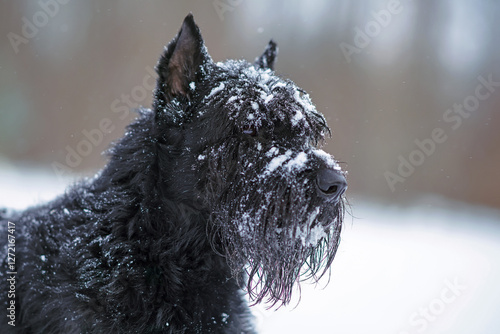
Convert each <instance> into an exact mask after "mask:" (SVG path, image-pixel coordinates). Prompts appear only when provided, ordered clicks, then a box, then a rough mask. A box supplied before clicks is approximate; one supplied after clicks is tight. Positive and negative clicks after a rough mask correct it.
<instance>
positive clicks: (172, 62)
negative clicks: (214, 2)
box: [155, 13, 212, 106]
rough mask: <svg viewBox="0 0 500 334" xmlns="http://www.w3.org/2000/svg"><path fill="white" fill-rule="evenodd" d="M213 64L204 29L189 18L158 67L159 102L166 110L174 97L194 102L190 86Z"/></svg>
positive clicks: (157, 90)
mask: <svg viewBox="0 0 500 334" xmlns="http://www.w3.org/2000/svg"><path fill="white" fill-rule="evenodd" d="M206 62H212V59H211V57H210V55H209V54H208V53H207V51H206V48H205V43H204V42H203V38H202V37H201V33H200V29H199V28H198V26H197V25H196V23H195V22H194V18H193V14H191V13H190V14H188V16H186V18H185V19H184V22H183V23H182V27H181V30H180V31H179V33H178V34H177V36H176V37H175V38H174V39H173V40H172V41H171V42H170V43H169V44H168V46H167V47H166V48H165V52H164V53H163V54H162V56H161V57H160V60H159V61H158V64H157V66H156V72H157V73H158V81H157V87H156V91H155V99H156V101H155V102H156V104H157V106H162V105H165V104H166V103H168V102H169V101H171V100H172V99H173V98H174V97H184V98H186V99H188V100H189V99H190V91H191V89H190V83H191V82H193V81H194V82H196V81H197V79H199V72H200V67H201V66H202V65H203V64H205V63H206Z"/></svg>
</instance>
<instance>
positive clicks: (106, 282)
mask: <svg viewBox="0 0 500 334" xmlns="http://www.w3.org/2000/svg"><path fill="white" fill-rule="evenodd" d="M276 54H277V47H276V44H275V43H274V42H272V41H271V42H270V43H269V45H268V47H267V49H266V50H265V52H264V54H263V55H262V56H260V57H259V58H257V60H256V61H255V63H254V64H250V63H247V62H245V61H234V60H228V61H226V62H223V63H214V62H213V61H212V59H211V58H210V56H209V55H208V53H207V51H206V49H205V46H204V43H203V40H202V37H201V35H200V32H199V29H198V27H197V26H196V24H195V23H194V20H193V17H192V15H188V16H187V17H186V19H185V20H184V23H183V25H182V28H181V30H180V32H179V33H178V35H177V36H176V37H175V38H174V39H173V40H172V42H170V44H169V45H168V47H167V49H166V51H165V53H164V54H163V55H162V56H161V58H160V60H159V62H158V65H157V72H158V82H157V88H156V90H155V92H154V105H153V109H152V110H149V109H142V110H140V117H139V118H138V119H137V121H135V122H134V123H133V124H131V125H130V126H129V128H128V131H127V133H126V135H125V136H124V138H122V139H121V141H120V142H119V143H118V144H116V145H115V146H114V148H113V149H112V151H111V153H110V161H109V163H108V165H107V166H106V167H105V168H104V170H103V171H102V172H100V174H99V175H98V176H96V177H95V178H93V179H90V180H86V181H83V182H81V183H79V184H77V185H76V186H74V187H72V188H71V189H69V190H68V191H67V192H66V194H64V195H62V196H61V197H59V198H58V199H56V200H54V201H53V202H50V203H48V204H46V205H44V206H40V207H35V208H31V209H29V210H27V211H25V212H22V213H19V214H11V215H9V216H8V217H7V215H6V214H5V212H4V213H3V215H2V217H1V218H2V221H1V224H2V227H1V231H0V232H1V234H0V236H1V239H0V246H1V249H2V260H3V267H2V270H1V272H0V281H1V286H2V289H1V291H2V292H1V297H0V300H1V301H2V305H3V307H2V308H3V310H4V312H6V313H7V317H5V315H4V316H3V320H2V321H1V325H0V332H2V333H6V332H16V333H254V328H253V326H252V316H251V313H250V309H249V307H248V305H247V299H248V298H247V296H246V293H248V294H249V299H250V300H251V301H252V302H255V303H258V302H261V301H264V302H268V303H270V304H271V305H276V304H278V305H280V304H286V303H287V302H289V301H290V297H291V291H292V287H293V286H294V285H295V284H296V283H298V282H299V281H301V280H304V279H307V278H312V279H316V280H317V279H319V278H320V277H321V276H322V275H323V274H324V273H325V272H327V271H328V268H329V266H330V264H331V262H332V260H333V258H334V256H335V252H336V250H337V246H338V242H339V234H340V229H341V225H342V218H343V212H344V204H343V202H344V200H343V196H342V195H343V193H344V191H345V189H346V181H345V178H344V176H343V173H342V172H341V171H340V167H339V166H338V164H337V162H336V161H335V160H334V159H333V157H331V156H330V155H328V154H327V153H325V152H324V151H322V150H320V149H318V145H319V144H320V143H321V141H322V139H323V137H324V136H325V135H327V134H329V129H328V127H327V124H326V121H325V119H324V117H323V116H322V115H321V114H320V113H319V112H318V111H316V109H315V108H314V106H313V105H312V104H311V102H310V99H309V96H308V95H307V94H306V93H305V92H304V91H303V90H301V89H300V88H298V87H297V86H295V84H294V83H293V82H291V81H289V80H285V79H282V78H280V77H278V76H276V75H275V73H274V72H273V65H274V61H275V58H276ZM13 325H15V326H13Z"/></svg>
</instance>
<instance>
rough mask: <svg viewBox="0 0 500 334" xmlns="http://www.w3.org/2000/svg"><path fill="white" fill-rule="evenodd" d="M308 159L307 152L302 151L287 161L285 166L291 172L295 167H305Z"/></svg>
mask: <svg viewBox="0 0 500 334" xmlns="http://www.w3.org/2000/svg"><path fill="white" fill-rule="evenodd" d="M307 160H308V159H307V154H306V153H305V152H300V153H298V154H297V156H296V157H295V158H293V159H292V160H290V161H288V162H287V164H286V165H285V168H286V169H288V171H290V172H291V171H292V170H294V169H301V168H304V166H305V165H306V164H307Z"/></svg>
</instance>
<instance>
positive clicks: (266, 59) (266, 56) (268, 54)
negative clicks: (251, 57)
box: [254, 40, 278, 70]
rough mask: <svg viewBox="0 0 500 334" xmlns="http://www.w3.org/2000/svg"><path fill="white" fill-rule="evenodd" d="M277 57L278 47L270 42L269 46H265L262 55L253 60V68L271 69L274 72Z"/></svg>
mask: <svg viewBox="0 0 500 334" xmlns="http://www.w3.org/2000/svg"><path fill="white" fill-rule="evenodd" d="M277 57H278V45H277V44H276V43H275V42H274V41H273V40H270V41H269V44H267V47H266V49H265V50H264V53H263V54H262V55H261V56H260V57H257V58H256V59H255V62H254V66H255V67H257V68H262V69H268V68H269V69H271V70H274V62H275V61H276V58H277Z"/></svg>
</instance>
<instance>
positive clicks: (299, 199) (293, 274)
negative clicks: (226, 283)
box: [212, 177, 344, 306]
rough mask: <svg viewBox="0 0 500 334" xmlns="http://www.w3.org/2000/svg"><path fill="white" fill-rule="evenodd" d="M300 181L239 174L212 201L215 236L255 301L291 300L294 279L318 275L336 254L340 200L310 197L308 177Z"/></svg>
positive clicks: (341, 218)
mask: <svg viewBox="0 0 500 334" xmlns="http://www.w3.org/2000/svg"><path fill="white" fill-rule="evenodd" d="M278 178H280V177H278ZM299 180H300V179H296V181H294V182H290V181H289V180H288V181H287V180H285V179H281V180H262V179H261V178H260V179H257V180H255V182H258V183H259V184H254V185H252V184H251V181H245V179H243V180H242V181H241V183H242V184H234V187H231V188H233V189H229V190H228V191H227V192H226V196H222V197H221V198H219V201H218V203H217V204H216V209H215V210H214V214H213V216H212V227H213V235H212V236H213V240H218V243H220V245H222V249H219V252H220V253H221V254H222V255H224V256H225V257H226V259H227V262H228V264H229V266H230V268H231V271H232V274H233V277H235V278H237V279H238V280H239V282H240V284H242V285H243V286H244V287H245V288H246V290H247V292H248V293H249V296H250V299H251V301H253V302H254V303H255V304H257V303H260V302H261V301H266V302H268V303H270V304H271V306H274V305H276V304H280V305H284V304H287V303H289V302H290V299H291V295H292V291H293V288H294V286H295V284H296V283H299V282H300V281H303V280H305V279H312V280H315V281H317V280H319V279H320V278H321V277H322V276H323V275H324V274H325V273H327V272H328V269H329V267H330V265H331V263H332V261H333V258H334V256H335V253H336V250H337V247H338V243H339V240H340V230H341V226H342V220H343V214H344V204H343V202H342V201H340V202H339V203H337V204H328V203H326V202H325V201H323V200H321V199H320V198H318V197H317V196H312V195H311V194H310V192H311V186H310V185H308V184H307V182H311V181H307V180H306V179H302V180H300V182H299ZM263 181H264V182H263ZM266 181H267V182H266ZM269 181H272V182H269ZM228 194H236V196H234V197H233V196H229V195H228ZM228 197H230V198H228ZM214 244H215V243H214ZM215 248H217V247H215ZM245 273H246V275H245ZM242 274H243V275H242Z"/></svg>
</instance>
